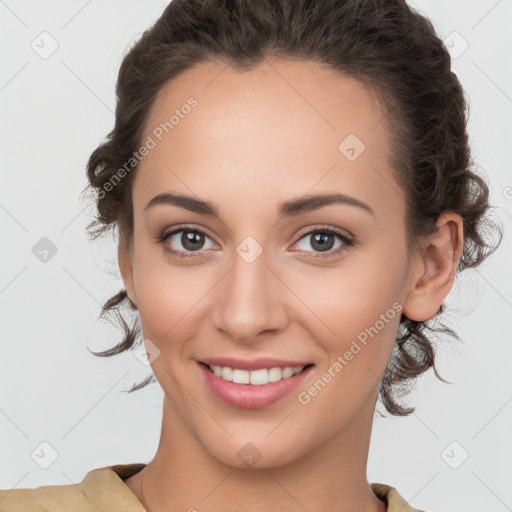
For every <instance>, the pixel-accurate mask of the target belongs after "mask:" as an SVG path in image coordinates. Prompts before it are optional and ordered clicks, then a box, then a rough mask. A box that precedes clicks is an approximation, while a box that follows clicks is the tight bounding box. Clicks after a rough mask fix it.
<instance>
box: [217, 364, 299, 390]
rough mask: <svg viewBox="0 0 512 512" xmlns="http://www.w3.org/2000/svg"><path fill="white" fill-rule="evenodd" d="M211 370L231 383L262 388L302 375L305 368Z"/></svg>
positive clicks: (221, 367) (218, 368) (227, 368)
mask: <svg viewBox="0 0 512 512" xmlns="http://www.w3.org/2000/svg"><path fill="white" fill-rule="evenodd" d="M209 368H210V370H212V371H213V373H214V374H215V375H216V376H217V377H221V378H222V379H224V380H227V381H229V382H234V383H235V384H253V385H255V386H262V385H263V384H268V383H269V382H277V381H278V380H281V379H288V378H289V377H291V376H293V375H297V373H300V372H301V371H302V370H303V369H304V366H298V367H296V368H291V367H290V366H287V367H286V368H278V367H276V368H269V369H266V368H263V369H261V370H253V371H247V370H240V369H238V368H234V369H233V368H230V367H229V366H209Z"/></svg>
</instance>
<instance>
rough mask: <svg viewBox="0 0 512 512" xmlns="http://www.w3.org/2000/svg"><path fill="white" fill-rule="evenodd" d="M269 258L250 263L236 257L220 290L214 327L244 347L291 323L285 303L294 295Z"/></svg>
mask: <svg viewBox="0 0 512 512" xmlns="http://www.w3.org/2000/svg"><path fill="white" fill-rule="evenodd" d="M266 256H267V254H266V253H265V251H264V252H263V253H262V254H261V255H260V256H259V257H258V258H257V259H256V260H254V261H252V262H250V263H249V262H247V261H245V260H244V259H243V258H242V257H240V256H239V255H238V254H235V257H234V258H233V266H232V268H231V269H230V270H229V271H228V272H227V274H226V275H225V276H224V278H223V279H222V280H221V282H220V283H219V285H218V286H217V287H216V294H215V297H214V306H213V313H212V321H213V324H214V326H215V327H216V328H217V329H218V330H220V331H223V332H224V333H225V334H227V335H229V336H230V337H231V338H232V339H234V340H235V341H237V342H240V343H246V344H251V343H254V342H256V341H257V340H258V336H261V334H264V333H270V332H273V331H278V330H280V329H283V328H284V326H285V325H286V323H287V321H288V319H287V314H286V307H285V303H284V301H285V300H286V298H285V297H286V295H287V293H288V294H289V293H290V291H289V290H288V288H287V287H286V285H285V284H284V283H283V281H282V280H280V279H279V277H278V276H276V271H275V270H273V269H272V268H269V267H270V262H269V260H268V258H267V257H266Z"/></svg>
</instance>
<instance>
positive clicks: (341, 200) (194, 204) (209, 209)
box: [144, 192, 375, 219]
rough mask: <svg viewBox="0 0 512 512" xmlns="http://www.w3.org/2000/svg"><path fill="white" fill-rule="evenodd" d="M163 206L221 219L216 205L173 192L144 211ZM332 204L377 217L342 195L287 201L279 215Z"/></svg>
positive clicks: (279, 207) (317, 208)
mask: <svg viewBox="0 0 512 512" xmlns="http://www.w3.org/2000/svg"><path fill="white" fill-rule="evenodd" d="M161 204H170V205H174V206H178V207H180V208H185V209H186V210H189V211H191V212H194V213H199V214H201V215H212V216H215V217H218V218H220V215H219V209H218V207H217V206H216V205H215V203H212V202H210V201H203V200H201V199H196V198H194V197H191V196H186V195H183V194H175V193H173V192H163V193H161V194H158V195H157V196H155V197H153V199H151V200H150V201H149V203H148V204H147V205H146V207H145V209H144V211H147V210H149V209H150V208H152V207H154V206H156V205H161ZM331 204H345V205H349V206H355V207H358V208H361V209H362V210H364V211H366V212H368V213H369V214H371V215H373V216H375V212H374V211H373V209H372V208H371V207H370V206H369V205H367V204H366V203H363V202H362V201H360V200H359V199H356V198H355V197H352V196H348V195H346V194H340V193H334V194H317V195H309V196H302V197H299V198H296V199H292V200H290V201H285V202H283V203H280V204H279V206H278V215H279V218H281V219H282V218H284V217H292V216H295V215H302V214H304V213H308V212H312V211H315V210H319V209H320V208H323V207H324V206H328V205H331Z"/></svg>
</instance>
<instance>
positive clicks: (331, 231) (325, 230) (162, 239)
mask: <svg viewBox="0 0 512 512" xmlns="http://www.w3.org/2000/svg"><path fill="white" fill-rule="evenodd" d="M182 231H185V232H190V233H199V234H201V235H205V236H206V237H208V238H210V237H209V236H208V234H207V233H206V232H204V231H203V230H201V229H198V228H195V227H193V226H180V227H179V228H177V229H175V230H174V231H171V232H170V233H166V234H162V235H160V236H158V237H157V238H156V242H157V243H159V244H162V245H163V246H164V250H165V251H166V252H168V253H169V254H172V255H173V256H177V257H178V258H191V257H194V256H195V254H194V251H192V252H190V253H189V254H187V253H183V252H182V251H175V250H174V249H171V248H170V247H169V246H168V245H165V243H166V242H167V240H168V239H169V238H170V237H171V236H173V235H175V234H176V233H180V232H182ZM318 233H321V234H323V235H325V234H327V235H336V236H337V237H338V238H340V239H341V241H342V242H343V245H341V246H340V247H338V248H337V249H335V250H333V251H328V252H326V253H319V252H317V253H314V254H313V255H309V256H307V257H308V258H330V257H333V256H337V255H338V254H339V253H341V252H342V251H344V250H346V249H347V248H349V247H354V246H356V245H357V244H358V243H359V242H358V240H357V239H356V237H352V238H349V237H347V236H346V235H345V234H344V233H343V232H342V231H340V230H338V229H336V228H333V227H329V226H322V227H321V228H315V229H313V230H310V231H307V232H306V233H304V234H302V235H301V236H300V238H299V240H298V241H297V242H299V241H301V240H302V239H303V238H306V237H307V236H309V235H313V234H318ZM195 252H197V253H199V252H200V251H195ZM299 252H300V251H299ZM306 252H310V251H306Z"/></svg>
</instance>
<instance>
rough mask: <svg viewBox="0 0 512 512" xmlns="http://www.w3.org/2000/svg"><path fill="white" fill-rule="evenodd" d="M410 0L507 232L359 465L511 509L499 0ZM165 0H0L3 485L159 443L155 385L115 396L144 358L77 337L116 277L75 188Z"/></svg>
mask: <svg viewBox="0 0 512 512" xmlns="http://www.w3.org/2000/svg"><path fill="white" fill-rule="evenodd" d="M410 5H411V6H413V7H416V8H417V9H419V10H421V11H423V13H425V14H426V15H427V16H428V17H429V18H430V19H431V20H432V21H433V23H434V25H435V27H436V30H437V31H438V34H439V35H440V36H441V37H442V38H443V39H445V38H446V41H447V42H448V44H447V46H449V47H450V49H451V50H450V52H451V54H452V57H453V69H454V71H455V72H456V73H457V75H458V77H459V79H460V81H461V83H462V85H463V87H464V89H465V91H466V93H467V95H468V97H469V100H470V109H471V110H470V121H469V125H468V130H469V133H470V138H471V143H472V148H473V156H474V159H475V162H476V163H477V165H478V169H479V171H481V172H482V173H483V174H485V176H486V178H487V180H488V181H489V185H490V188H491V202H492V204H494V205H495V206H496V209H495V213H494V215H495V218H498V219H499V221H500V222H502V225H503V226H504V229H505V235H504V240H503V242H502V245H501V248H500V249H499V251H498V252H497V253H496V254H495V255H494V256H492V257H491V258H490V259H489V260H488V262H486V263H485V264H484V265H483V266H482V267H480V268H478V269H477V270H473V271H471V270H469V271H466V272H465V273H463V274H461V275H460V276H459V277H458V278H457V282H456V285H455V286H454V288H453V289H452V291H451V293H450V295H449V299H448V301H447V305H448V307H449V311H448V313H447V315H445V317H444V322H445V323H446V324H447V325H449V326H451V327H453V328H454V329H455V330H456V331H457V332H458V333H459V335H460V336H461V338H462V340H463V343H462V344H459V343H448V342H445V343H439V344H438V363H437V364H438V368H439V371H440V373H441V375H442V376H443V377H444V378H445V379H447V380H449V381H451V382H452V383H453V384H444V383H443V382H441V381H439V380H437V379H436V378H435V376H434V375H433V373H432V371H430V372H428V373H427V374H426V375H425V376H424V377H422V378H421V379H420V380H419V381H418V384H417V387H416V389H415V390H414V391H413V392H412V393H411V395H410V398H409V403H410V404H411V405H415V406H416V412H415V413H414V414H412V415H411V416H409V417H406V418H399V417H387V418H380V417H379V416H376V418H375V422H374V427H373V437H372V441H371V446H370V456H369V462H368V478H369V480H370V481H371V482H382V483H387V484H390V485H393V486H394V487H396V488H397V489H398V491H399V492H400V493H401V494H402V495H403V496H404V497H405V498H406V499H407V500H409V501H410V503H411V505H412V506H414V507H416V508H420V509H423V510H427V511H431V512H435V511H447V510H450V511H451V512H462V511H464V512H471V511H484V510H485V511H488V510H493V511H496V512H499V511H505V510H511V509H512V485H511V484H512V469H511V466H510V460H512V442H511V432H512V373H511V371H510V366H511V362H512V336H511V332H510V327H509V324H508V321H509V319H510V318H511V317H512V277H511V275H512V258H511V253H512V241H511V235H510V227H511V222H512V171H511V159H510V148H511V147H512V136H511V135H512V71H511V62H512V61H511V54H512V51H511V50H512V36H511V34H512V32H511V31H510V26H511V25H512V2H511V0H500V1H496V0H472V1H464V2H461V1H455V0H450V1H447V0H445V1H443V2H438V1H436V2H434V1H430V2H429V1H427V0H415V2H414V3H413V2H410ZM165 6H166V2H164V1H161V0H150V1H147V0H146V1H144V2H143V1H141V0H139V1H137V2H136V1H134V0H110V1H103V2H99V1H97V0H89V1H85V0H73V1H69V0H68V1H66V2H64V1H46V2H35V1H28V0H6V1H0V34H1V36H0V37H1V43H2V44H1V49H0V52H1V69H0V106H1V117H0V119H1V127H0V129H1V137H0V145H1V155H2V159H1V164H0V168H1V182H0V183H1V185H0V225H1V247H2V251H1V265H0V315H1V326H2V335H1V337H0V343H1V350H0V488H2V489H6V488H11V487H37V486H40V485H55V484H70V483H72V482H75V483H76V482H79V481H80V480H81V479H82V478H83V477H84V475H85V474H86V473H87V472H88V471H89V470H91V469H94V468H97V467H102V466H106V465H110V464H124V463H131V462H147V461H149V460H150V459H151V458H152V456H153V454H154V453H155V450H156V448H157V444H158V440H159V435H160V421H161V403H162V390H161V388H160V387H159V385H158V384H152V385H151V386H148V387H146V388H144V389H143V390H140V391H137V392H135V393H133V394H127V393H125V392H123V390H126V389H128V388H129V387H130V386H131V385H132V384H134V383H135V382H139V381H140V380H142V379H143V378H144V377H146V376H147V375H148V374H149V372H150V368H147V367H144V366H143V365H141V364H140V363H139V362H138V361H137V360H136V359H135V358H134V357H133V354H123V355H122V356H117V357H115V358H99V357H94V356H93V355H91V354H90V353H89V352H88V350H87V348H86V347H87V346H89V347H90V348H91V349H92V350H99V349H100V348H106V347H108V346H113V345H114V344H115V343H117V342H118V341H119V339H120V333H119V331H117V330H116V329H115V327H108V326H107V325H106V324H101V323H100V322H98V321H97V319H98V314H99V311H100V307H101V305H102V304H103V302H104V301H105V300H106V299H107V298H108V297H110V296H111V295H112V294H113V293H114V292H116V291H118V290H119V289H120V288H121V287H122V281H121V279H120V276H119V274H118V272H117V267H116V257H117V255H116V245H115V241H114V240H113V239H112V238H106V239H100V240H99V241H97V242H94V243H90V242H89V241H88V239H87V236H86V232H85V227H86V225H87V224H88V223H89V222H90V221H91V219H92V217H91V216H90V211H89V210H88V207H87V205H86V204H84V203H83V202H82V201H81V200H80V193H81V191H82V190H83V188H84V187H85V185H86V178H85V163H86V160H87V158H88V156H89V154H90V152H91V151H92V150H93V149H94V148H95V147H96V145H97V144H98V143H99V142H100V141H101V140H102V139H103V137H104V136H105V135H106V134H107V133H108V132H109V131H110V130H111V128H112V127H113V122H114V115H113V111H114V109H115V95H114V85H115V81H116V77H117V71H118V67H119V64H120V61H121V59H122V56H123V54H124V52H125V51H126V49H127V47H128V46H129V45H130V44H131V43H132V42H133V41H134V40H135V39H136V38H138V37H139V35H140V34H141V32H142V31H143V30H145V29H146V28H148V27H149V26H150V25H151V24H152V23H153V22H154V21H155V20H156V19H157V18H158V17H159V15H160V14H161V13H162V11H163V9H164V7H165ZM41 41H44V43H43V42H41ZM45 52H46V53H45ZM48 53H51V54H48ZM38 244H39V245H38ZM41 247H43V249H41ZM44 250H46V251H48V252H47V253H45V254H46V255H47V256H46V259H47V261H42V260H41V252H42V251H43V252H44ZM380 410H382V408H380ZM41 443H43V444H41ZM45 443H48V444H45ZM43 453H44V454H45V455H44V457H43V456H42V455H41V454H43ZM38 454H39V455H40V457H39V459H38ZM45 457H46V462H45V460H43V459H44V458H45ZM50 462H51V464H50ZM45 464H49V467H47V468H46V469H45V468H43V467H41V465H45Z"/></svg>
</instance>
